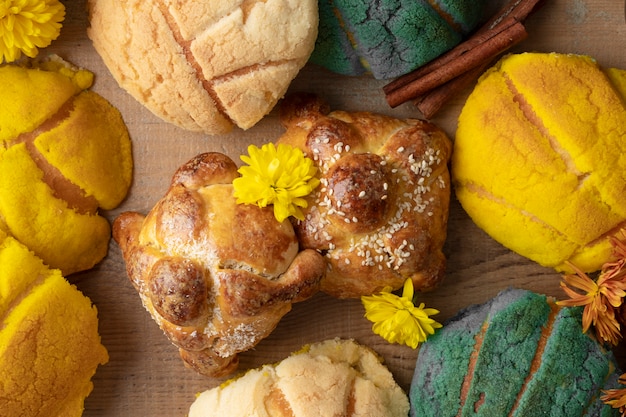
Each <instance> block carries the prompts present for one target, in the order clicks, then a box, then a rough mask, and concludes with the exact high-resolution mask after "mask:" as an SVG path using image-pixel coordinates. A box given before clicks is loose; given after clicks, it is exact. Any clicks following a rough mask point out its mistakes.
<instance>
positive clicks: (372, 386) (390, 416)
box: [189, 339, 409, 417]
mask: <svg viewBox="0 0 626 417" xmlns="http://www.w3.org/2000/svg"><path fill="white" fill-rule="evenodd" d="M408 412H409V401H408V398H407V395H406V393H405V392H404V391H403V390H402V388H400V386H399V385H398V384H397V383H396V382H395V380H394V379H393V376H392V374H391V372H389V370H388V369H387V368H386V367H385V366H384V364H383V363H382V362H381V359H380V357H379V356H378V355H377V354H376V353H375V352H374V351H372V350H371V349H369V348H367V347H365V346H363V345H360V344H358V343H356V342H355V341H353V340H342V339H331V340H326V341H323V342H319V343H314V344H311V345H309V346H306V347H305V348H304V349H302V350H301V351H299V352H296V353H294V354H292V355H291V356H289V357H288V358H286V359H284V360H283V361H281V362H280V363H277V364H274V365H265V366H263V367H261V368H258V369H252V370H249V371H248V372H246V373H245V374H244V375H243V376H241V377H239V378H237V379H234V380H232V381H228V382H227V383H225V384H222V385H221V386H219V387H216V388H213V389H210V390H207V391H205V392H203V393H201V394H200V395H199V396H198V398H197V399H196V400H195V402H194V403H193V404H192V405H191V407H190V410H189V417H213V416H219V417H224V416H267V417H320V416H323V417H334V416H345V417H359V416H360V417H406V416H407V415H408Z"/></svg>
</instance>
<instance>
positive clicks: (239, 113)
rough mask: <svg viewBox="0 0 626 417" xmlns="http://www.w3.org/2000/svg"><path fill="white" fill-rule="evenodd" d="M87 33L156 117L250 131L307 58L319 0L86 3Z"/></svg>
mask: <svg viewBox="0 0 626 417" xmlns="http://www.w3.org/2000/svg"><path fill="white" fill-rule="evenodd" d="M88 7H89V21H90V27H89V28H88V31H87V33H88V35H89V37H90V38H91V40H92V41H93V45H94V47H95V48H96V51H97V52H98V53H99V54H100V56H101V57H102V60H103V61H104V63H105V64H106V66H107V67H108V68H109V70H110V72H111V74H112V75H113V77H114V78H115V79H116V81H117V82H118V84H119V85H120V86H121V87H122V88H124V89H125V90H126V91H128V93H129V94H131V95H132V96H133V97H134V98H135V99H136V100H137V101H138V102H140V103H142V104H143V105H144V106H146V107H147V108H148V109H149V110H150V111H152V112H153V113H154V114H155V115H157V116H158V117H160V118H161V119H163V120H166V121H168V122H170V123H173V124H175V125H177V126H179V127H181V128H184V129H187V130H191V131H202V132H205V133H207V134H220V133H226V132H229V131H230V130H231V129H232V127H233V125H236V126H239V127H240V128H242V129H248V128H250V127H252V126H253V125H255V124H256V123H257V122H258V121H259V120H260V119H261V118H263V116H265V115H266V114H267V113H269V112H270V111H271V110H272V108H273V107H274V106H275V104H276V103H277V102H278V100H279V99H280V98H282V97H283V95H284V94H285V92H286V91H287V88H288V87H289V84H290V83H291V81H292V80H293V79H294V78H295V76H296V75H297V74H298V72H299V71H300V69H301V68H302V67H303V66H304V64H306V62H307V60H308V58H309V56H310V54H311V52H312V51H313V48H314V46H315V39H316V37H317V24H318V12H317V0H266V1H247V0H227V1H214V0H165V1H155V0H89V1H88Z"/></svg>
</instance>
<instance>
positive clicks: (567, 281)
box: [557, 230, 626, 345]
mask: <svg viewBox="0 0 626 417" xmlns="http://www.w3.org/2000/svg"><path fill="white" fill-rule="evenodd" d="M620 235H621V236H622V237H623V238H626V233H625V232H624V230H622V231H620ZM611 244H612V245H613V248H614V257H615V259H616V260H615V261H611V262H607V263H606V264H604V266H603V267H602V270H601V271H600V274H599V275H598V279H597V280H593V279H592V278H590V277H589V276H588V275H587V274H585V273H584V272H583V271H581V270H580V269H578V268H577V267H576V266H574V265H572V264H569V265H570V267H571V268H572V269H573V270H574V272H575V274H570V275H564V276H563V281H562V282H561V288H562V289H563V291H565V293H566V294H567V295H568V296H569V297H570V299H569V300H564V301H558V302H557V304H559V305H562V306H569V307H571V306H583V307H584V310H583V332H587V330H588V329H589V327H591V326H592V325H593V327H594V328H595V333H596V336H597V337H598V339H600V340H603V341H605V342H608V343H611V344H613V345H617V344H618V343H619V340H620V339H621V338H622V334H621V332H620V321H621V320H620V317H618V316H617V314H621V313H620V312H619V309H620V307H621V305H622V303H623V302H624V296H626V279H625V278H626V243H625V242H624V240H623V239H619V238H617V237H612V238H611Z"/></svg>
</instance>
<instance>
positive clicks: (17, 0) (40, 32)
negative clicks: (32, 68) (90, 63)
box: [0, 0, 65, 62]
mask: <svg viewBox="0 0 626 417" xmlns="http://www.w3.org/2000/svg"><path fill="white" fill-rule="evenodd" d="M63 19H65V6H64V5H63V4H62V3H60V2H59V1H58V0H0V58H1V59H0V62H2V61H4V62H13V61H15V60H17V59H18V58H20V57H21V56H22V53H23V54H25V55H26V56H29V57H31V58H34V57H35V56H37V53H38V52H39V50H38V48H45V47H46V46H48V45H50V43H51V42H52V41H53V40H55V39H56V38H57V37H58V36H59V34H60V33H61V26H62V25H61V22H62V21H63Z"/></svg>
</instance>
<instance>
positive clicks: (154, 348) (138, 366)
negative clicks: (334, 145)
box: [45, 0, 626, 417]
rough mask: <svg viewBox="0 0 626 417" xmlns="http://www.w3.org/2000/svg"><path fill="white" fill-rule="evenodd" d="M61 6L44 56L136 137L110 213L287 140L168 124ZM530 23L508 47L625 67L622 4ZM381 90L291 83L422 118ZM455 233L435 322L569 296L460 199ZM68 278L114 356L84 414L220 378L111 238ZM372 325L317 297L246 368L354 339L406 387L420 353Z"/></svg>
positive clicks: (143, 409)
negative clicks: (162, 320)
mask: <svg viewBox="0 0 626 417" xmlns="http://www.w3.org/2000/svg"><path fill="white" fill-rule="evenodd" d="M65 3H66V6H67V18H66V22H65V25H64V28H63V31H62V35H61V37H60V38H59V39H58V40H57V41H55V42H54V43H53V45H52V46H51V47H50V48H49V49H48V50H46V51H45V52H46V53H47V52H54V53H57V54H59V55H60V56H62V57H63V58H65V59H67V60H69V61H71V62H72V63H74V64H76V65H79V66H82V67H85V68H87V69H90V70H92V71H93V72H95V74H96V80H95V85H94V87H93V89H94V91H96V92H98V93H100V94H101V95H103V96H104V97H105V98H107V99H108V100H109V101H110V102H111V103H112V104H114V105H115V106H116V107H117V108H118V109H119V110H120V111H121V112H122V115H123V116H124V119H125V121H126V123H127V125H128V128H129V131H130V134H131V138H132V141H133V156H134V161H135V172H134V183H133V186H132V189H131V191H130V193H129V195H128V198H127V199H126V200H125V201H124V203H123V204H122V205H121V206H120V207H118V208H117V209H116V210H112V211H110V212H107V213H105V215H106V216H107V218H109V219H110V220H113V219H114V218H115V217H116V216H117V215H118V214H119V213H121V212H122V211H128V210H135V211H140V212H144V213H145V212H147V211H148V210H149V209H150V208H151V207H152V206H153V205H154V203H155V202H156V201H157V200H158V199H159V198H160V197H161V196H162V195H163V194H164V193H165V190H166V188H167V186H168V183H169V180H170V178H171V176H172V174H173V173H174V171H175V170H176V168H178V167H179V166H180V165H181V164H183V163H184V162H186V161H187V160H189V159H190V158H191V157H193V156H195V155H196V154H198V153H200V152H204V151H220V152H223V153H225V154H227V155H229V156H231V157H232V158H233V159H234V160H236V161H238V160H239V155H240V154H241V153H243V152H244V151H245V149H246V147H247V145H248V144H250V143H255V144H262V143H265V142H268V141H273V140H274V139H276V138H277V137H278V136H279V135H280V134H281V133H282V128H281V127H280V125H279V123H278V120H277V114H276V111H273V112H272V113H271V114H270V115H269V116H267V117H266V118H265V119H263V120H262V121H261V122H260V123H259V124H258V125H256V126H255V127H253V128H252V129H249V130H248V131H245V132H244V131H240V130H239V131H235V132H233V133H232V134H229V135H223V136H214V137H208V136H206V135H203V134H197V133H190V132H186V131H183V130H181V129H178V128H176V127H174V126H171V125H168V124H166V123H164V122H162V121H161V120H159V119H158V118H156V117H155V116H154V115H152V114H151V113H150V112H149V111H147V110H146V109H145V108H143V107H142V106H141V105H140V104H138V103H137V102H136V101H135V100H134V99H133V98H132V97H130V96H129V95H128V94H127V93H125V92H124V91H123V90H122V89H120V88H119V87H118V86H117V84H116V82H115V80H113V78H112V77H111V75H110V74H109V72H108V70H107V69H106V67H105V66H104V65H103V63H102V61H101V60H100V58H99V56H98V55H97V53H96V52H95V50H94V49H93V47H92V45H91V42H90V41H89V39H88V38H87V35H86V28H87V25H88V20H87V14H86V5H85V0H73V1H67V2H65ZM492 3H493V4H491V6H493V7H494V9H495V8H497V7H498V6H499V3H498V2H495V1H494V2H492ZM526 23H527V24H526V26H527V29H528V32H529V36H528V38H527V39H526V40H525V41H524V42H522V43H521V44H519V45H518V46H516V47H515V48H514V49H513V52H518V51H527V50H528V51H530V50H532V51H543V52H550V51H556V52H562V53H580V54H588V55H591V56H593V57H595V58H596V59H597V60H598V62H599V63H600V64H601V65H603V66H617V67H621V68H626V54H624V49H623V45H624V42H625V40H626V24H625V22H624V16H623V4H622V2H618V1H615V0H552V1H548V2H547V4H546V5H545V7H544V8H543V9H541V10H540V12H539V13H537V14H536V15H534V16H533V17H532V18H531V19H529V20H528V21H527V22H526ZM385 83H386V82H385V81H377V80H374V79H372V78H370V77H353V78H350V77H342V76H338V75H335V74H331V73H330V72H328V71H326V70H323V69H320V68H317V67H314V66H307V67H305V68H304V69H303V71H302V72H301V74H300V75H299V76H298V78H297V79H296V80H294V82H293V84H292V86H291V91H310V92H315V93H317V94H319V95H321V96H323V97H324V98H325V99H327V100H328V102H329V103H330V104H331V106H332V107H333V108H334V109H342V110H348V111H355V110H367V111H375V112H379V113H383V114H388V115H392V116H395V117H399V118H404V117H419V113H418V112H417V110H416V109H415V107H413V105H412V104H405V105H402V106H399V107H397V108H395V109H391V108H390V107H389V106H388V105H387V104H386V102H385V98H384V94H383V92H382V87H383V85H384V84H385ZM468 93H469V87H468V91H465V92H463V94H461V95H459V96H458V97H457V98H455V99H454V100H453V101H452V102H451V103H449V104H448V105H447V106H446V107H445V108H443V109H442V110H441V112H440V113H438V115H437V117H436V118H434V119H433V121H434V122H435V123H437V124H439V125H440V126H441V127H442V128H443V129H444V130H445V131H446V132H447V133H448V134H449V135H450V137H452V138H453V137H454V131H455V128H456V118H457V116H458V113H459V111H460V109H461V106H462V104H463V100H464V99H465V97H466V96H467V94H468ZM448 226H449V227H448V241H447V244H446V247H445V251H446V254H447V256H448V272H447V276H446V279H445V282H444V283H443V284H442V285H441V286H440V287H439V288H438V289H437V290H435V291H434V292H431V293H428V294H423V295H422V296H421V299H422V300H423V301H424V302H425V303H426V304H427V305H428V306H431V307H433V308H437V309H439V310H440V311H441V313H440V315H439V316H438V317H437V318H438V319H439V320H445V319H446V318H449V317H451V316H452V315H453V314H454V313H456V312H457V311H458V310H459V309H461V308H464V307H466V306H468V305H470V304H474V303H480V302H484V301H486V300H487V299H488V298H490V297H493V296H494V295H496V294H497V293H498V292H499V291H500V290H502V289H504V288H506V287H508V286H516V287H522V288H527V289H530V290H534V291H537V292H541V293H545V294H549V295H553V296H556V297H559V298H562V297H563V294H562V292H561V290H560V289H559V286H558V282H559V278H560V276H559V275H558V274H557V273H555V272H554V271H553V270H550V269H546V268H543V267H540V266H538V265H536V264H534V263H533V262H531V261H528V260H527V259H524V258H522V257H520V256H518V255H516V254H514V253H512V252H510V251H509V250H507V249H506V248H504V247H502V246H501V245H499V244H498V243H496V242H494V241H493V240H492V239H491V238H489V237H488V236H487V235H486V234H485V233H484V232H482V231H481V230H480V229H478V228H477V227H476V226H475V225H474V224H473V223H472V221H471V220H470V219H469V218H468V217H467V215H466V214H465V213H464V212H463V210H462V209H461V207H460V206H459V204H458V203H457V202H456V201H454V199H453V201H452V206H451V212H450V219H449V224H448ZM511 233H523V231H518V230H512V231H511ZM70 280H71V281H72V282H73V283H75V284H76V285H77V286H78V288H79V289H81V290H82V291H83V292H84V293H85V294H86V295H88V296H89V297H90V298H91V299H92V300H93V302H94V303H95V305H96V306H97V308H98V311H99V317H100V331H101V335H102V340H103V343H104V344H105V346H106V347H107V348H108V350H109V354H110V361H109V363H108V364H106V365H105V366H102V367H100V368H99V369H98V372H97V373H96V375H95V377H94V391H93V393H92V394H91V395H90V396H89V397H88V399H87V401H86V404H85V405H86V410H85V413H84V415H85V416H86V417H91V416H98V417H107V416H116V417H119V416H140V415H143V416H155V417H158V416H185V415H186V413H187V410H188V408H189V405H190V404H191V403H192V402H193V400H194V397H195V394H196V393H198V392H200V391H203V390H205V389H208V388H211V387H213V386H215V385H217V384H219V383H220V382H221V380H215V379H207V378H204V377H201V376H199V375H197V374H195V373H194V372H193V371H191V370H188V369H186V368H185V367H184V366H183V364H182V362H181V361H180V360H179V358H178V354H177V350H176V348H175V347H174V346H173V345H172V344H170V343H169V341H168V340H167V339H166V338H165V336H164V335H163V334H162V333H161V331H160V330H159V329H158V327H157V325H156V324H155V322H154V321H153V320H152V319H151V318H150V316H149V314H148V313H147V312H146V311H145V310H144V309H143V307H142V306H141V303H140V301H139V297H138V295H137V294H136V292H135V290H134V289H133V288H132V286H131V284H130V282H129V281H128V278H127V276H126V272H125V267H124V264H123V261H122V259H121V254H120V251H119V248H117V246H116V244H115V243H114V242H111V243H110V246H109V253H108V256H107V257H106V259H104V261H103V262H101V263H100V264H99V265H98V266H97V267H96V268H94V269H93V270H91V271H88V272H85V273H81V274H77V275H75V276H72V277H70ZM370 326H371V324H370V323H369V322H367V321H366V320H365V319H364V318H363V311H362V307H361V305H360V303H359V302H358V301H357V300H352V301H341V300H336V299H332V298H330V297H328V296H325V295H324V294H318V295H317V296H315V297H313V298H312V299H311V300H308V301H306V302H303V303H300V304H297V305H296V306H295V307H294V308H293V310H292V311H291V312H290V313H289V314H287V316H285V318H284V319H283V320H282V321H281V323H280V324H279V326H278V328H277V329H276V330H275V331H274V332H273V333H272V335H271V336H270V337H269V338H267V339H266V340H264V341H263V342H261V343H260V344H259V345H258V346H257V347H256V348H255V349H254V350H252V351H250V352H247V353H244V354H242V355H241V366H240V369H241V370H245V369H248V368H251V367H256V366H259V365H261V364H264V363H268V362H275V361H278V360H280V359H282V358H284V357H285V356H287V355H288V354H289V353H290V352H292V351H294V350H297V349H299V348H300V347H301V346H302V345H303V344H306V343H311V342H315V341H318V340H323V339H326V338H331V337H336V336H340V337H346V338H354V339H356V340H358V341H359V342H362V343H365V344H367V345H369V346H371V347H372V348H374V349H375V350H376V351H378V352H379V353H380V354H381V355H382V356H383V358H384V359H385V361H386V363H387V365H388V366H389V369H390V370H391V371H392V372H393V374H394V376H395V377H396V379H397V381H398V382H399V383H400V384H401V385H402V387H404V388H405V389H406V388H408V386H409V384H410V380H411V376H412V373H413V366H414V363H415V359H416V355H417V353H416V351H414V350H412V349H410V348H406V347H400V346H396V345H389V344H388V343H386V342H385V341H384V340H382V339H381V338H379V337H378V336H376V335H374V334H373V333H372V332H371V330H370Z"/></svg>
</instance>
